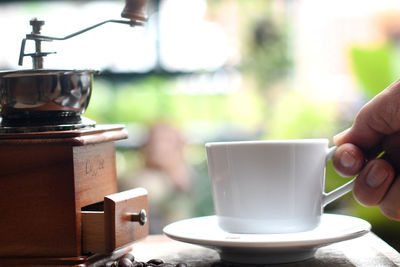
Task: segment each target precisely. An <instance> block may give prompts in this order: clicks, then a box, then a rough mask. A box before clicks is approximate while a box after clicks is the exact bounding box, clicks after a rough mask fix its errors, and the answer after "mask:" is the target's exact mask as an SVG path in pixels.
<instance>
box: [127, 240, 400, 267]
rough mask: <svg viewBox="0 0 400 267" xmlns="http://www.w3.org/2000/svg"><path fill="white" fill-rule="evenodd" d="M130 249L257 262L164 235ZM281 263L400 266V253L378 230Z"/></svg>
mask: <svg viewBox="0 0 400 267" xmlns="http://www.w3.org/2000/svg"><path fill="white" fill-rule="evenodd" d="M131 253H132V254H133V255H134V256H135V258H136V259H137V260H138V261H147V260H150V259H154V258H158V259H162V260H164V261H165V262H169V263H174V264H175V263H179V262H185V263H187V264H188V266H190V267H208V266H229V267H236V266H254V265H245V264H238V265H234V264H229V265H228V264H223V263H220V260H219V255H218V253H217V252H216V251H214V250H212V249H208V248H203V247H200V246H197V245H192V244H187V243H183V242H178V241H174V240H172V239H169V238H168V237H166V236H163V235H150V236H148V237H146V238H145V239H143V240H140V241H138V242H136V243H134V245H133V250H132V252H131ZM257 266H262V265H257ZM268 266H278V265H268ZM279 266H307V267H308V266H328V267H329V266H371V267H376V266H385V267H386V266H400V254H399V253H398V252H397V251H396V250H395V249H393V248H392V247H391V246H389V245H388V244H387V243H385V242H384V241H383V240H382V239H380V238H379V237H377V236H376V235H375V234H373V233H368V234H366V235H364V236H362V237H359V238H356V239H352V240H347V241H342V242H339V243H335V244H332V245H329V246H325V247H322V248H320V249H318V250H317V252H316V255H315V257H314V258H313V259H309V260H306V261H302V262H297V263H290V264H280V265H279Z"/></svg>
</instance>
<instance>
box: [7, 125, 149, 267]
mask: <svg viewBox="0 0 400 267" xmlns="http://www.w3.org/2000/svg"><path fill="white" fill-rule="evenodd" d="M126 137H127V134H126V132H125V131H124V129H123V126H118V125H112V126H107V125H103V126H96V127H95V128H89V129H81V130H72V131H59V132H36V133H19V134H0V162H1V168H0V218H1V219H0V244H1V246H0V266H8V265H12V264H19V265H21V264H22V265H26V266H33V265H32V264H36V263H35V262H36V261H37V264H39V265H40V266H45V265H49V266H51V265H55V266H80V265H81V266H88V265H89V263H90V262H91V261H92V260H93V259H94V258H96V257H100V258H104V259H107V258H110V257H114V254H115V255H118V254H121V253H126V252H125V250H126V248H124V249H125V250H121V251H119V249H121V247H124V246H125V245H126V244H129V243H130V242H132V241H134V240H136V239H139V238H141V237H144V236H146V235H147V232H148V227H147V224H145V225H143V226H141V225H140V224H139V223H138V222H130V221H129V218H130V217H129V216H130V215H128V214H132V213H138V212H140V210H141V209H144V210H145V211H147V193H146V192H145V191H143V189H137V190H133V191H132V192H130V193H123V194H122V197H121V195H120V194H121V193H118V194H116V192H117V181H116V168H115V145H114V142H113V141H116V140H119V139H124V138H126ZM105 197H106V198H105ZM126 199H128V200H129V199H130V200H129V201H130V202H131V204H130V205H125V204H124V205H122V206H121V203H126ZM136 200H137V201H136ZM102 201H104V205H103V207H104V211H100V210H91V209H90V208H89V209H87V208H86V207H91V206H93V204H95V203H101V202H102ZM107 203H108V204H107ZM132 203H133V204H132ZM135 203H136V204H135ZM97 206H99V205H97ZM100 206H101V205H100ZM107 209H108V210H107ZM84 213H85V214H87V213H89V217H90V218H93V216H91V215H90V213H93V214H95V215H94V217H95V218H97V220H99V218H102V220H104V223H103V225H104V227H103V228H99V227H97V228H96V229H97V230H94V231H89V233H87V231H86V232H84V229H83V225H84V224H85V222H83V218H84V217H85V216H84V215H83V214H84ZM102 213H103V215H101V214H102ZM96 214H98V216H97V215H96ZM99 216H100V217H99ZM101 216H102V217H101ZM118 216H119V217H118ZM117 217H118V218H117ZM116 218H117V219H116ZM100 220H101V219H100ZM110 225H111V226H110ZM93 227H94V228H95V225H94V226H93ZM86 229H92V227H91V226H90V225H89V227H86ZM120 229H124V230H123V231H122V233H123V234H121V232H120ZM96 235H97V237H96ZM88 238H89V239H91V240H95V241H94V242H96V240H102V241H101V242H103V243H101V244H100V245H99V244H97V245H99V246H96V245H94V246H93V242H92V246H91V247H89V248H86V247H85V246H86V245H87V244H88V243H87V239H88ZM96 238H97V239H96ZM99 242H100V241H99ZM89 244H90V241H89ZM89 255H91V256H89ZM101 255H102V256H101ZM90 264H92V263H90Z"/></svg>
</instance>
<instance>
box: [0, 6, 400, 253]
mask: <svg viewBox="0 0 400 267" xmlns="http://www.w3.org/2000/svg"><path fill="white" fill-rule="evenodd" d="M3 2H4V3H5V4H4V5H7V7H8V9H7V10H10V8H11V7H10V6H12V4H10V1H3ZM11 2H16V1H11ZM82 2H85V1H82ZM89 2H91V1H89ZM99 2H106V1H99ZM110 2H113V3H118V4H122V2H121V1H110ZM320 2H322V1H279V0H268V1H266V0H248V1H240V0H208V1H202V0H196V1H194V0H193V1H192V2H191V4H190V5H188V4H185V1H184V0H181V1H179V0H161V1H150V8H149V11H150V17H149V25H150V26H146V28H145V32H144V33H143V34H144V35H143V36H142V37H143V38H147V37H148V36H149V35H151V36H153V37H152V39H151V40H150V43H151V45H149V44H144V45H142V46H139V47H134V46H133V45H134V44H133V43H132V44H127V45H132V47H133V49H132V50H135V51H136V52H137V53H136V54H135V55H136V57H137V58H135V57H133V58H129V55H126V56H125V57H124V55H122V56H119V54H117V53H118V50H121V49H120V48H119V47H118V44H119V42H113V41H108V42H107V45H105V46H106V47H104V48H103V52H102V53H101V55H99V54H95V55H94V57H95V58H96V60H97V58H98V57H100V56H101V57H103V53H104V54H107V53H110V54H111V56H109V57H107V56H104V61H107V62H111V63H109V64H108V65H106V66H101V67H100V68H101V70H102V71H101V73H100V74H99V75H97V76H96V77H95V82H94V90H93V94H92V99H91V103H90V105H89V108H88V110H87V112H86V114H85V116H86V117H89V118H91V119H93V120H95V121H97V123H98V124H103V123H105V124H108V123H123V124H125V125H126V127H127V129H128V131H129V134H130V135H129V139H128V140H125V141H121V142H117V148H118V151H117V166H118V176H119V180H120V182H121V184H125V186H141V182H140V181H141V180H140V179H142V178H138V177H139V176H143V175H142V174H143V170H147V171H149V170H153V171H154V170H155V171H156V172H157V174H154V172H153V173H152V177H154V176H157V177H164V176H162V175H164V174H160V173H162V172H164V171H165V169H164V167H163V166H161V165H162V163H159V161H161V162H162V161H163V160H164V161H165V162H167V161H168V160H169V159H170V158H172V156H171V155H172V154H174V153H177V154H179V157H178V158H179V159H178V161H180V164H183V165H184V168H185V170H186V172H183V173H184V174H183V176H182V175H176V177H184V178H183V179H184V180H185V181H186V182H187V183H188V184H189V185H181V184H180V181H178V180H177V181H174V182H173V183H172V185H171V184H167V185H165V184H164V182H165V181H163V182H155V183H156V184H158V183H159V184H161V185H155V186H154V187H155V188H156V189H154V193H152V192H153V189H151V188H150V189H149V192H150V194H149V196H150V197H152V196H151V194H153V195H154V198H155V200H154V203H155V205H157V211H158V212H159V213H161V214H162V215H160V216H165V217H166V219H165V218H164V219H165V220H163V221H162V222H163V223H168V222H171V221H174V220H178V219H182V218H187V217H194V216H202V215H210V214H213V206H212V198H211V188H210V186H209V180H208V173H207V163H206V158H205V150H204V144H205V143H206V142H208V141H229V140H256V139H260V140H261V139H286V138H328V139H330V140H332V137H333V136H334V135H336V134H337V133H339V132H341V131H343V130H344V129H346V128H347V127H349V126H350V125H351V123H352V121H353V119H354V117H355V115H356V113H357V111H358V110H359V109H360V108H361V107H362V105H363V104H365V103H366V102H367V101H369V100H370V99H371V98H372V97H374V96H375V95H376V94H378V93H379V92H380V91H382V90H383V89H384V88H385V87H386V86H388V85H389V84H390V83H392V82H393V81H395V80H396V79H397V77H398V76H399V71H400V69H399V66H400V64H399V62H400V60H399V55H400V53H399V51H400V50H399V47H400V46H399V42H398V41H399V40H400V39H399V37H400V34H399V33H400V31H399V29H400V27H398V26H399V25H400V23H399V22H398V21H400V19H398V18H400V16H399V15H400V12H399V11H398V10H400V7H399V4H397V5H396V4H393V3H394V2H393V1H386V2H385V1H384V3H380V8H376V6H377V4H376V3H374V1H370V0H369V1H352V3H340V1H339V2H338V1H324V4H321V3H320ZM76 5H77V4H75V6H76ZM393 5H395V8H394V7H393ZM177 6H178V7H179V8H174V7H177ZM18 7H20V6H18ZM28 7H29V8H28ZM25 8H26V9H27V10H28V11H26V10H25V12H26V13H27V14H28V15H30V14H33V13H35V12H37V11H38V10H41V8H43V9H45V7H44V6H43V4H40V3H37V4H36V5H34V4H32V3H29V4H26V3H25ZM344 10H346V11H347V12H344ZM13 12H17V11H15V10H14V11H10V12H9V13H8V14H11V15H9V16H10V17H14V15H13V14H14V13H13ZM3 18H4V16H3ZM77 19H78V18H77ZM128 30H129V29H119V28H118V32H119V33H123V32H125V31H128ZM149 32H150V33H151V34H149ZM24 33H25V32H24ZM21 34H22V32H21ZM122 35H124V34H122ZM146 36H147V37H146ZM222 37H223V38H222ZM101 38H104V36H101ZM136 38H137V39H140V38H141V35H138V36H136ZM85 42H87V41H85ZM104 44H105V43H102V42H101V41H99V42H98V43H96V44H95V46H96V47H97V46H102V45H104ZM15 47H17V46H15ZM91 47H93V44H91V45H89V47H88V49H91ZM128 47H129V46H128ZM107 48H110V49H107ZM66 49H68V48H66ZM15 50H18V49H15ZM83 50H84V49H83ZM86 51H87V50H86ZM141 51H143V53H142V54H143V55H141ZM85 53H86V54H87V52H85ZM61 56H62V55H61ZM141 56H143V57H144V59H142V58H139V57H141ZM149 57H151V58H152V59H154V60H153V61H151V62H150V63H148V65H147V67H146V68H145V69H140V68H137V69H130V67H129V66H130V64H129V62H132V64H134V62H136V59H137V61H139V62H142V61H143V62H146V60H145V59H146V58H149ZM124 58H126V59H127V60H130V61H127V62H126V63H124V64H121V65H122V66H118V63H115V62H118V60H117V59H119V60H120V61H119V62H122V61H123V60H124ZM1 60H3V61H1ZM86 60H87V61H88V62H93V61H95V60H94V59H93V60H90V59H86ZM15 61H16V58H15ZM100 61H101V60H100ZM114 61H115V62H114ZM0 62H1V64H2V65H0V66H2V68H9V67H13V66H12V64H11V65H10V63H7V59H5V58H0ZM60 62H61V61H56V63H60ZM146 64H147V63H146ZM126 66H128V69H124V67H125V68H126ZM157 125H168V126H169V127H170V128H171V129H173V131H175V133H177V134H179V135H180V136H181V137H182V142H181V143H182V144H183V146H182V147H178V148H176V150H175V152H171V153H172V154H171V155H170V154H168V153H169V152H168V153H167V154H164V155H163V156H164V158H162V159H161V160H160V159H158V160H154V159H152V160H149V159H148V157H149V155H150V154H151V153H154V151H153V150H151V149H149V146H148V142H149V138H150V137H151V135H150V133H151V132H152V129H154V128H155V127H156V126H157ZM168 138H169V137H168ZM168 138H167V139H166V140H167V141H164V144H165V143H168V142H170V140H175V139H173V138H172V139H168ZM171 142H174V141H171ZM161 143H162V141H161ZM171 144H172V143H171ZM161 146H162V145H161ZM152 149H153V148H152ZM168 149H173V148H168ZM167 151H170V150H167ZM154 162H157V163H154ZM178 165H179V164H178ZM179 167H182V166H181V165H179ZM173 172H174V171H171V173H173ZM166 173H167V174H166V175H165V177H167V178H166V179H168V177H169V178H171V177H174V174H171V173H169V170H168V171H166ZM135 179H137V181H136V180H135ZM151 179H152V178H151ZM151 179H148V180H146V181H145V184H146V185H147V182H148V181H150V180H151ZM157 179H163V178H157ZM176 179H178V178H176ZM179 179H180V178H179ZM346 181H347V179H344V178H341V177H339V176H338V175H337V174H336V173H335V171H334V170H333V168H332V166H331V165H328V167H327V184H326V190H327V191H329V190H332V189H333V188H336V187H337V186H339V185H340V184H343V183H345V182H346ZM182 183H183V184H184V182H182ZM127 184H128V185H127ZM149 186H153V184H151V185H149ZM159 187H161V189H159ZM163 188H164V189H165V190H170V191H171V192H169V193H168V194H166V196H165V197H164V198H161V197H160V198H158V196H159V195H160V196H161V195H163V193H160V192H161V191H162V189H163ZM157 190H161V191H157ZM156 195H157V197H156ZM158 208H159V209H158ZM326 211H327V212H334V213H341V214H348V215H353V216H358V217H360V218H364V219H366V220H368V221H369V222H370V223H371V224H372V226H373V231H374V232H375V233H377V234H378V235H380V236H381V237H383V238H384V239H385V240H387V241H388V242H389V243H390V244H391V245H393V246H394V247H395V248H397V249H400V242H399V241H398V240H400V232H399V231H398V229H399V226H400V225H399V223H398V222H393V221H390V220H389V219H387V218H385V217H384V216H383V215H381V213H380V211H379V209H378V208H366V207H363V206H361V205H360V204H358V203H357V202H356V201H355V200H354V199H353V197H352V195H351V194H348V195H346V196H345V197H343V198H341V199H340V200H339V201H336V202H334V203H333V204H331V205H329V206H328V207H327V208H326ZM171 214H172V215H171ZM170 215H171V216H170ZM154 216H156V215H154ZM156 219H157V218H155V219H154V220H156ZM150 220H152V218H150ZM154 231H155V232H157V231H160V228H155V230H154Z"/></svg>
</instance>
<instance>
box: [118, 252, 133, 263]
mask: <svg viewBox="0 0 400 267" xmlns="http://www.w3.org/2000/svg"><path fill="white" fill-rule="evenodd" d="M122 258H127V259H129V260H130V261H131V262H134V261H135V256H133V255H132V254H130V253H127V254H125V255H124V256H122V257H121V259H122Z"/></svg>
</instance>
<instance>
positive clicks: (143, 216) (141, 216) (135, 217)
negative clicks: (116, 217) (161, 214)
mask: <svg viewBox="0 0 400 267" xmlns="http://www.w3.org/2000/svg"><path fill="white" fill-rule="evenodd" d="M128 215H129V216H130V221H131V222H138V223H139V224H140V225H144V224H145V223H146V222H147V213H146V210H145V209H141V210H140V212H139V213H128Z"/></svg>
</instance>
